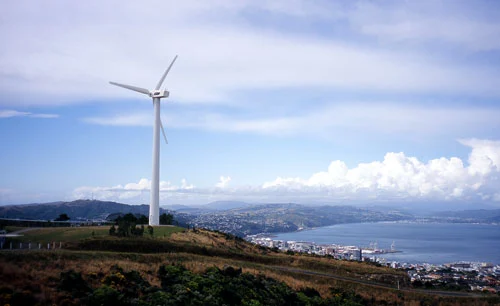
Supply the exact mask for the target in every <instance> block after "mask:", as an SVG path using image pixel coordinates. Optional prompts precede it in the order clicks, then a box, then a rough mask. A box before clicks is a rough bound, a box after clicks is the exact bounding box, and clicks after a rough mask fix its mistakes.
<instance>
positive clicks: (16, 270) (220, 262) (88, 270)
mask: <svg viewBox="0 0 500 306" xmlns="http://www.w3.org/2000/svg"><path fill="white" fill-rule="evenodd" d="M161 239H162V241H163V239H168V240H170V241H174V242H178V243H192V244H196V245H200V246H206V247H207V248H220V249H225V250H233V251H234V252H241V253H244V254H245V255H248V256H247V257H245V258H242V257H237V256H235V257H234V258H231V257H230V255H231V254H232V253H231V252H227V254H225V255H224V256H223V257H221V256H208V255H203V254H194V253H183V252H178V253H161V254H154V253H153V254H139V253H121V252H103V251H99V252H90V251H68V250H57V251H38V250H37V251H16V252H0V284H1V285H0V287H1V286H7V287H9V288H25V287H26V288H31V289H30V290H31V291H32V292H36V294H38V295H39V296H40V299H41V300H45V301H49V300H52V301H54V300H57V299H58V298H60V293H59V292H58V291H57V290H56V289H55V288H56V287H57V280H58V279H59V276H60V273H61V272H63V271H68V270H75V271H77V272H82V275H83V277H84V279H86V280H87V281H88V282H90V283H92V284H93V285H96V286H97V285H99V277H96V276H99V275H107V274H109V272H110V269H112V267H113V266H114V265H118V266H120V267H121V268H122V269H123V270H124V271H126V272H128V271H132V270H134V271H137V272H139V273H140V274H141V276H142V277H143V278H144V279H145V280H147V281H148V282H149V283H150V284H152V285H155V286H160V281H159V279H158V277H157V271H158V269H159V267H160V266H161V265H164V264H166V265H168V264H181V265H183V266H184V267H186V268H187V269H189V270H190V271H193V272H195V273H203V272H204V271H205V270H206V269H207V268H209V267H214V266H216V267H218V268H223V267H224V266H225V265H230V266H233V267H241V268H242V269H243V271H244V272H248V273H251V274H254V275H265V276H267V277H271V278H274V279H277V280H279V281H282V282H284V283H286V284H287V285H289V286H290V287H292V288H293V289H296V290H297V289H302V288H306V287H311V288H314V289H316V290H317V291H318V292H319V293H320V294H321V296H323V297H329V296H330V294H331V288H339V289H342V290H344V291H353V292H355V293H356V294H358V295H360V296H362V297H363V298H365V299H366V300H367V301H373V302H374V304H383V303H387V304H389V305H421V304H420V302H421V300H425V302H426V303H427V304H428V305H446V306H452V305H492V304H488V301H485V300H480V299H463V298H462V299H461V298H446V297H435V296H429V295H426V294H420V293H413V292H401V291H397V290H395V289H388V288H383V287H377V286H371V285H363V284H359V283H355V282H351V281H344V280H337V279H333V278H330V277H325V276H321V275H310V274H306V273H300V272H292V271H282V270H277V269H276V268H275V267H276V266H282V267H290V268H297V269H303V270H308V271H317V272H322V273H331V274H332V275H344V276H349V277H354V278H362V279H368V278H370V277H372V276H374V275H375V276H380V275H383V276H385V275H388V276H392V277H395V278H394V279H396V278H399V277H403V276H405V273H404V272H402V271H397V270H393V269H389V268H385V267H376V266H373V265H368V264H363V263H356V262H347V261H338V260H333V259H330V258H325V257H312V256H305V255H300V256H299V255H295V256H291V255H286V254H283V253H273V252H270V251H269V250H266V249H262V248H260V247H258V246H255V245H251V244H248V243H246V242H243V241H241V240H237V239H231V240H227V239H226V236H225V235H224V234H221V233H214V232H209V231H204V230H198V231H197V232H193V231H187V232H185V233H174V234H172V236H171V237H170V238H161ZM235 254H236V253H235ZM263 259H265V260H263ZM269 262H272V264H269Z"/></svg>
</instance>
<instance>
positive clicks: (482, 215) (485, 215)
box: [435, 209, 500, 222]
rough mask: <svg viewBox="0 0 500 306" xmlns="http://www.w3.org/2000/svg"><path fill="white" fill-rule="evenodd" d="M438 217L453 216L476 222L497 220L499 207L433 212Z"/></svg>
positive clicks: (498, 218) (499, 213)
mask: <svg viewBox="0 0 500 306" xmlns="http://www.w3.org/2000/svg"><path fill="white" fill-rule="evenodd" d="M435 216H436V217H440V218H453V219H460V220H470V221H478V222H499V221H500V209H475V210H462V211H441V212H437V213H436V214H435Z"/></svg>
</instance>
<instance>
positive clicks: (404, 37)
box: [346, 0, 500, 51]
mask: <svg viewBox="0 0 500 306" xmlns="http://www.w3.org/2000/svg"><path fill="white" fill-rule="evenodd" d="M469 4H471V3H467V2H463V1H453V0H449V1H439V2H436V1H415V2H408V1H396V2H395V3H392V5H387V6H382V5H376V4H374V3H373V2H361V3H360V4H359V5H357V6H355V8H354V9H353V10H352V11H351V12H350V13H349V14H348V15H347V16H346V18H347V19H348V20H349V21H350V22H351V23H352V24H353V26H355V27H357V28H358V29H359V31H360V32H361V33H364V34H367V35H370V36H375V37H377V38H378V39H380V40H382V41H388V40H389V41H397V42H407V43H409V44H411V45H413V46H415V45H419V44H421V43H422V42H431V43H436V42H438V43H441V44H443V43H445V44H446V43H447V44H452V45H456V46H461V47H464V48H466V49H469V50H473V51H477V50H480V51H489V50H499V49H500V40H499V39H498V37H499V36H500V22H499V21H498V14H492V12H491V10H492V9H493V10H495V9H496V8H491V7H488V4H492V3H491V2H490V3H484V2H483V3H480V2H479V3H477V4H479V5H477V6H474V7H470V6H469ZM481 4H486V5H485V6H484V7H482V6H481ZM488 10H489V12H488Z"/></svg>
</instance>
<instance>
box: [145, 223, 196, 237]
mask: <svg viewBox="0 0 500 306" xmlns="http://www.w3.org/2000/svg"><path fill="white" fill-rule="evenodd" d="M184 230H186V229H185V228H183V227H178V226H168V225H162V226H154V231H153V237H157V238H161V237H168V236H170V235H171V234H173V233H178V232H182V231H184ZM146 231H147V229H146ZM147 235H148V234H147V233H146V232H145V233H144V236H147Z"/></svg>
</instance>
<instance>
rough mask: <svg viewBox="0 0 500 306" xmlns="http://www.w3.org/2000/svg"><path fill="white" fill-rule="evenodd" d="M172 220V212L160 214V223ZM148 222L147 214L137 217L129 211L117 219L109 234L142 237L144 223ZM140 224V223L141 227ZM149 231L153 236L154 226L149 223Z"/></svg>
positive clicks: (170, 222)
mask: <svg viewBox="0 0 500 306" xmlns="http://www.w3.org/2000/svg"><path fill="white" fill-rule="evenodd" d="M172 221H173V216H172V214H165V213H164V214H162V215H161V216H160V224H162V225H169V224H172ZM148 223H149V220H148V217H146V216H145V215H140V216H139V217H136V216H134V215H133V214H131V213H128V214H125V215H123V216H119V217H118V218H116V219H115V224H113V225H112V226H111V228H110V229H109V234H110V235H112V236H118V237H132V236H136V237H141V236H143V235H144V230H145V229H144V224H148ZM138 225H140V227H139V226H138ZM147 231H148V234H149V235H150V236H151V237H152V236H153V233H154V228H153V227H152V226H150V225H148V227H147Z"/></svg>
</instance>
